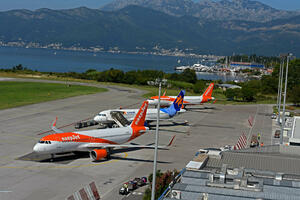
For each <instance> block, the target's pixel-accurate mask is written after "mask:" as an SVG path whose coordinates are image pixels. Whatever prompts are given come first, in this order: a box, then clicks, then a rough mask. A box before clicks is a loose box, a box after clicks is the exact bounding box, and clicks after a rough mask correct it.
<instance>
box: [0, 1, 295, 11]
mask: <svg viewBox="0 0 300 200" xmlns="http://www.w3.org/2000/svg"><path fill="white" fill-rule="evenodd" d="M111 1H112V0H0V11H5V10H12V9H29V10H35V9H39V8H50V9H67V8H76V7H80V6H86V7H88V8H99V7H101V6H102V5H105V4H107V3H109V2H111ZM194 1H199V0H194ZM216 1H217V0H216ZM257 1H260V2H262V3H265V4H267V5H270V6H272V7H273V8H277V9H281V10H300V0H257Z"/></svg>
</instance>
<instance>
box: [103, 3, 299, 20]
mask: <svg viewBox="0 0 300 200" xmlns="http://www.w3.org/2000/svg"><path fill="white" fill-rule="evenodd" d="M129 5H137V6H142V7H146V8H151V9H154V10H157V11H161V12H164V13H166V14H169V15H173V16H184V15H188V16H194V17H199V18H201V19H208V20H227V21H228V20H244V21H255V22H266V21H271V20H275V19H281V18H290V17H293V16H296V15H300V11H284V10H277V9H275V8H272V7H270V6H267V5H265V4H263V3H260V2H258V1H253V0H221V1H213V0H200V1H199V2H198V3H197V2H194V1H192V0H114V1H113V2H111V3H109V4H107V5H104V6H103V7H102V8H101V10H104V11H116V10H119V9H122V8H125V7H126V6H129Z"/></svg>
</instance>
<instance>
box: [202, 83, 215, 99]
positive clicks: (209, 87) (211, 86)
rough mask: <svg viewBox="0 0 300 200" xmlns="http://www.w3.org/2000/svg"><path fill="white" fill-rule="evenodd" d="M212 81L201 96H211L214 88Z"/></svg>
mask: <svg viewBox="0 0 300 200" xmlns="http://www.w3.org/2000/svg"><path fill="white" fill-rule="evenodd" d="M214 85H215V84H214V83H211V84H209V86H208V88H207V89H206V90H205V92H204V93H203V97H211V95H212V92H213V89H214Z"/></svg>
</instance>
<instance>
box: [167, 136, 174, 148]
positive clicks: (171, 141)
mask: <svg viewBox="0 0 300 200" xmlns="http://www.w3.org/2000/svg"><path fill="white" fill-rule="evenodd" d="M175 136H176V135H174V136H173V137H172V139H171V140H170V142H169V144H168V145H167V146H168V147H169V146H171V145H172V143H173V141H174V139H175Z"/></svg>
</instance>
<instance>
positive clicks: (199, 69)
mask: <svg viewBox="0 0 300 200" xmlns="http://www.w3.org/2000/svg"><path fill="white" fill-rule="evenodd" d="M186 69H192V70H195V71H196V72H214V71H215V70H214V68H213V67H209V66H206V65H202V64H200V63H196V64H193V65H192V66H188V65H187V66H178V67H175V70H176V71H184V70H186Z"/></svg>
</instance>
